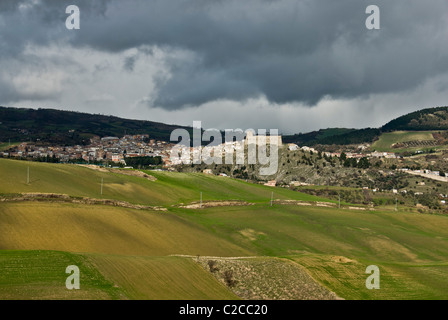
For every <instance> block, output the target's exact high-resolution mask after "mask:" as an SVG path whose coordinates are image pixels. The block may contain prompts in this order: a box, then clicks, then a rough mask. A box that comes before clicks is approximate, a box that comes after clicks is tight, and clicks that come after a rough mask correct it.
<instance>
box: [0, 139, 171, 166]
mask: <svg viewBox="0 0 448 320" xmlns="http://www.w3.org/2000/svg"><path fill="white" fill-rule="evenodd" d="M171 146H172V145H171V144H168V143H166V142H165V141H156V140H154V139H149V135H147V134H141V135H125V136H123V137H122V138H118V137H103V138H100V137H98V136H95V137H93V138H91V139H90V144H89V145H86V146H81V145H77V146H68V147H63V146H36V145H35V144H33V143H26V142H25V143H21V144H20V145H18V146H17V147H16V148H15V149H14V151H6V152H2V153H0V154H1V155H2V156H3V157H28V158H46V157H51V158H56V159H58V160H59V161H61V162H68V161H77V160H79V161H81V160H84V161H87V162H94V161H110V162H114V163H123V164H125V160H124V159H125V157H147V156H153V157H154V156H160V157H162V160H164V161H166V162H167V163H168V162H169V150H170V149H171Z"/></svg>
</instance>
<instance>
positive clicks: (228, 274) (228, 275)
mask: <svg viewBox="0 0 448 320" xmlns="http://www.w3.org/2000/svg"><path fill="white" fill-rule="evenodd" d="M224 281H225V282H226V284H227V286H228V287H233V286H235V284H236V282H237V281H236V280H235V279H233V271H232V270H226V271H224Z"/></svg>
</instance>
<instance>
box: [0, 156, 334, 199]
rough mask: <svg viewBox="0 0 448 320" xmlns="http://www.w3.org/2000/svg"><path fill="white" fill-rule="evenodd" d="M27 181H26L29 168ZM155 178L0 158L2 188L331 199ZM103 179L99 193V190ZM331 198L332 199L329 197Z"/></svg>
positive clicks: (192, 177)
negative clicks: (148, 178) (28, 181)
mask: <svg viewBox="0 0 448 320" xmlns="http://www.w3.org/2000/svg"><path fill="white" fill-rule="evenodd" d="M28 167H29V170H30V184H27V170H28ZM146 173H148V174H150V175H152V176H154V177H156V178H157V180H156V181H149V180H147V179H144V178H141V177H134V176H126V175H122V174H118V173H107V172H100V171H96V170H92V169H89V168H85V167H81V166H77V165H68V164H49V163H40V162H27V161H18V160H6V159H0V176H1V177H2V183H1V184H0V194H1V193H25V192H44V193H61V194H69V195H71V196H82V197H91V198H103V199H116V200H123V201H128V202H131V203H135V204H144V205H158V206H171V205H177V204H180V203H184V204H185V203H190V202H193V201H199V199H200V193H201V192H202V197H203V200H204V201H210V200H243V201H248V202H258V203H262V202H264V203H268V202H269V201H270V198H271V192H272V191H274V196H275V198H276V199H293V200H305V201H330V200H326V199H322V198H318V197H314V196H310V195H307V194H304V193H299V192H294V191H291V190H288V189H283V188H275V189H273V188H272V187H266V186H263V185H254V184H251V183H247V182H244V181H241V180H235V179H230V178H227V177H219V176H211V175H205V174H201V173H196V174H189V173H173V172H160V171H146ZM101 178H103V181H104V182H103V183H104V185H103V195H101ZM330 202H331V201H330Z"/></svg>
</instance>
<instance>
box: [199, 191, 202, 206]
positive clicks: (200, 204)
mask: <svg viewBox="0 0 448 320" xmlns="http://www.w3.org/2000/svg"><path fill="white" fill-rule="evenodd" d="M199 208H201V209H202V192H201V203H200V204H199Z"/></svg>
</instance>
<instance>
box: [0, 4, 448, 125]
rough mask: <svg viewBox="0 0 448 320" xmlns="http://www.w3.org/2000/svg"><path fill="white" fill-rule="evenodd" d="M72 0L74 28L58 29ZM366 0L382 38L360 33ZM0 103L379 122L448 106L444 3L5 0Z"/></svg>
mask: <svg viewBox="0 0 448 320" xmlns="http://www.w3.org/2000/svg"><path fill="white" fill-rule="evenodd" d="M71 4H74V5H77V6H78V7H79V9H80V13H81V14H80V29H79V30H68V29H67V28H66V19H67V17H68V16H69V14H67V13H66V7H67V6H68V5H71ZM371 4H374V5H377V6H378V7H379V8H380V27H381V29H380V30H368V29H367V28H366V26H365V21H366V19H367V17H368V16H369V14H366V12H365V11H366V7H367V6H368V5H371ZM0 105H3V106H14V107H32V108H39V107H40V108H56V109H64V110H77V111H84V112H89V113H101V114H107V115H116V116H120V117H125V118H132V119H144V120H152V121H160V122H165V123H169V124H182V125H190V126H191V125H192V123H193V120H200V121H202V123H203V127H204V128H212V127H214V128H219V129H226V128H227V129H233V128H242V129H247V128H255V129H262V128H266V129H279V130H280V132H282V133H299V132H308V131H311V130H317V129H320V128H327V127H351V128H361V127H378V126H381V125H383V124H385V123H386V122H387V121H389V120H391V119H393V118H395V117H397V116H399V115H402V114H404V113H408V112H411V111H414V110H418V109H422V108H426V107H435V106H445V105H448V1H446V0H430V1H421V0H393V1H391V0H387V1H386V0H373V1H370V0H369V1H365V0H337V1H335V0H325V1H324V0H244V1H241V0H127V1H122V0H111V1H106V0H83V1H80V0H69V1H65V0H57V1H56V0H1V1H0ZM0 120H1V119H0Z"/></svg>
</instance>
